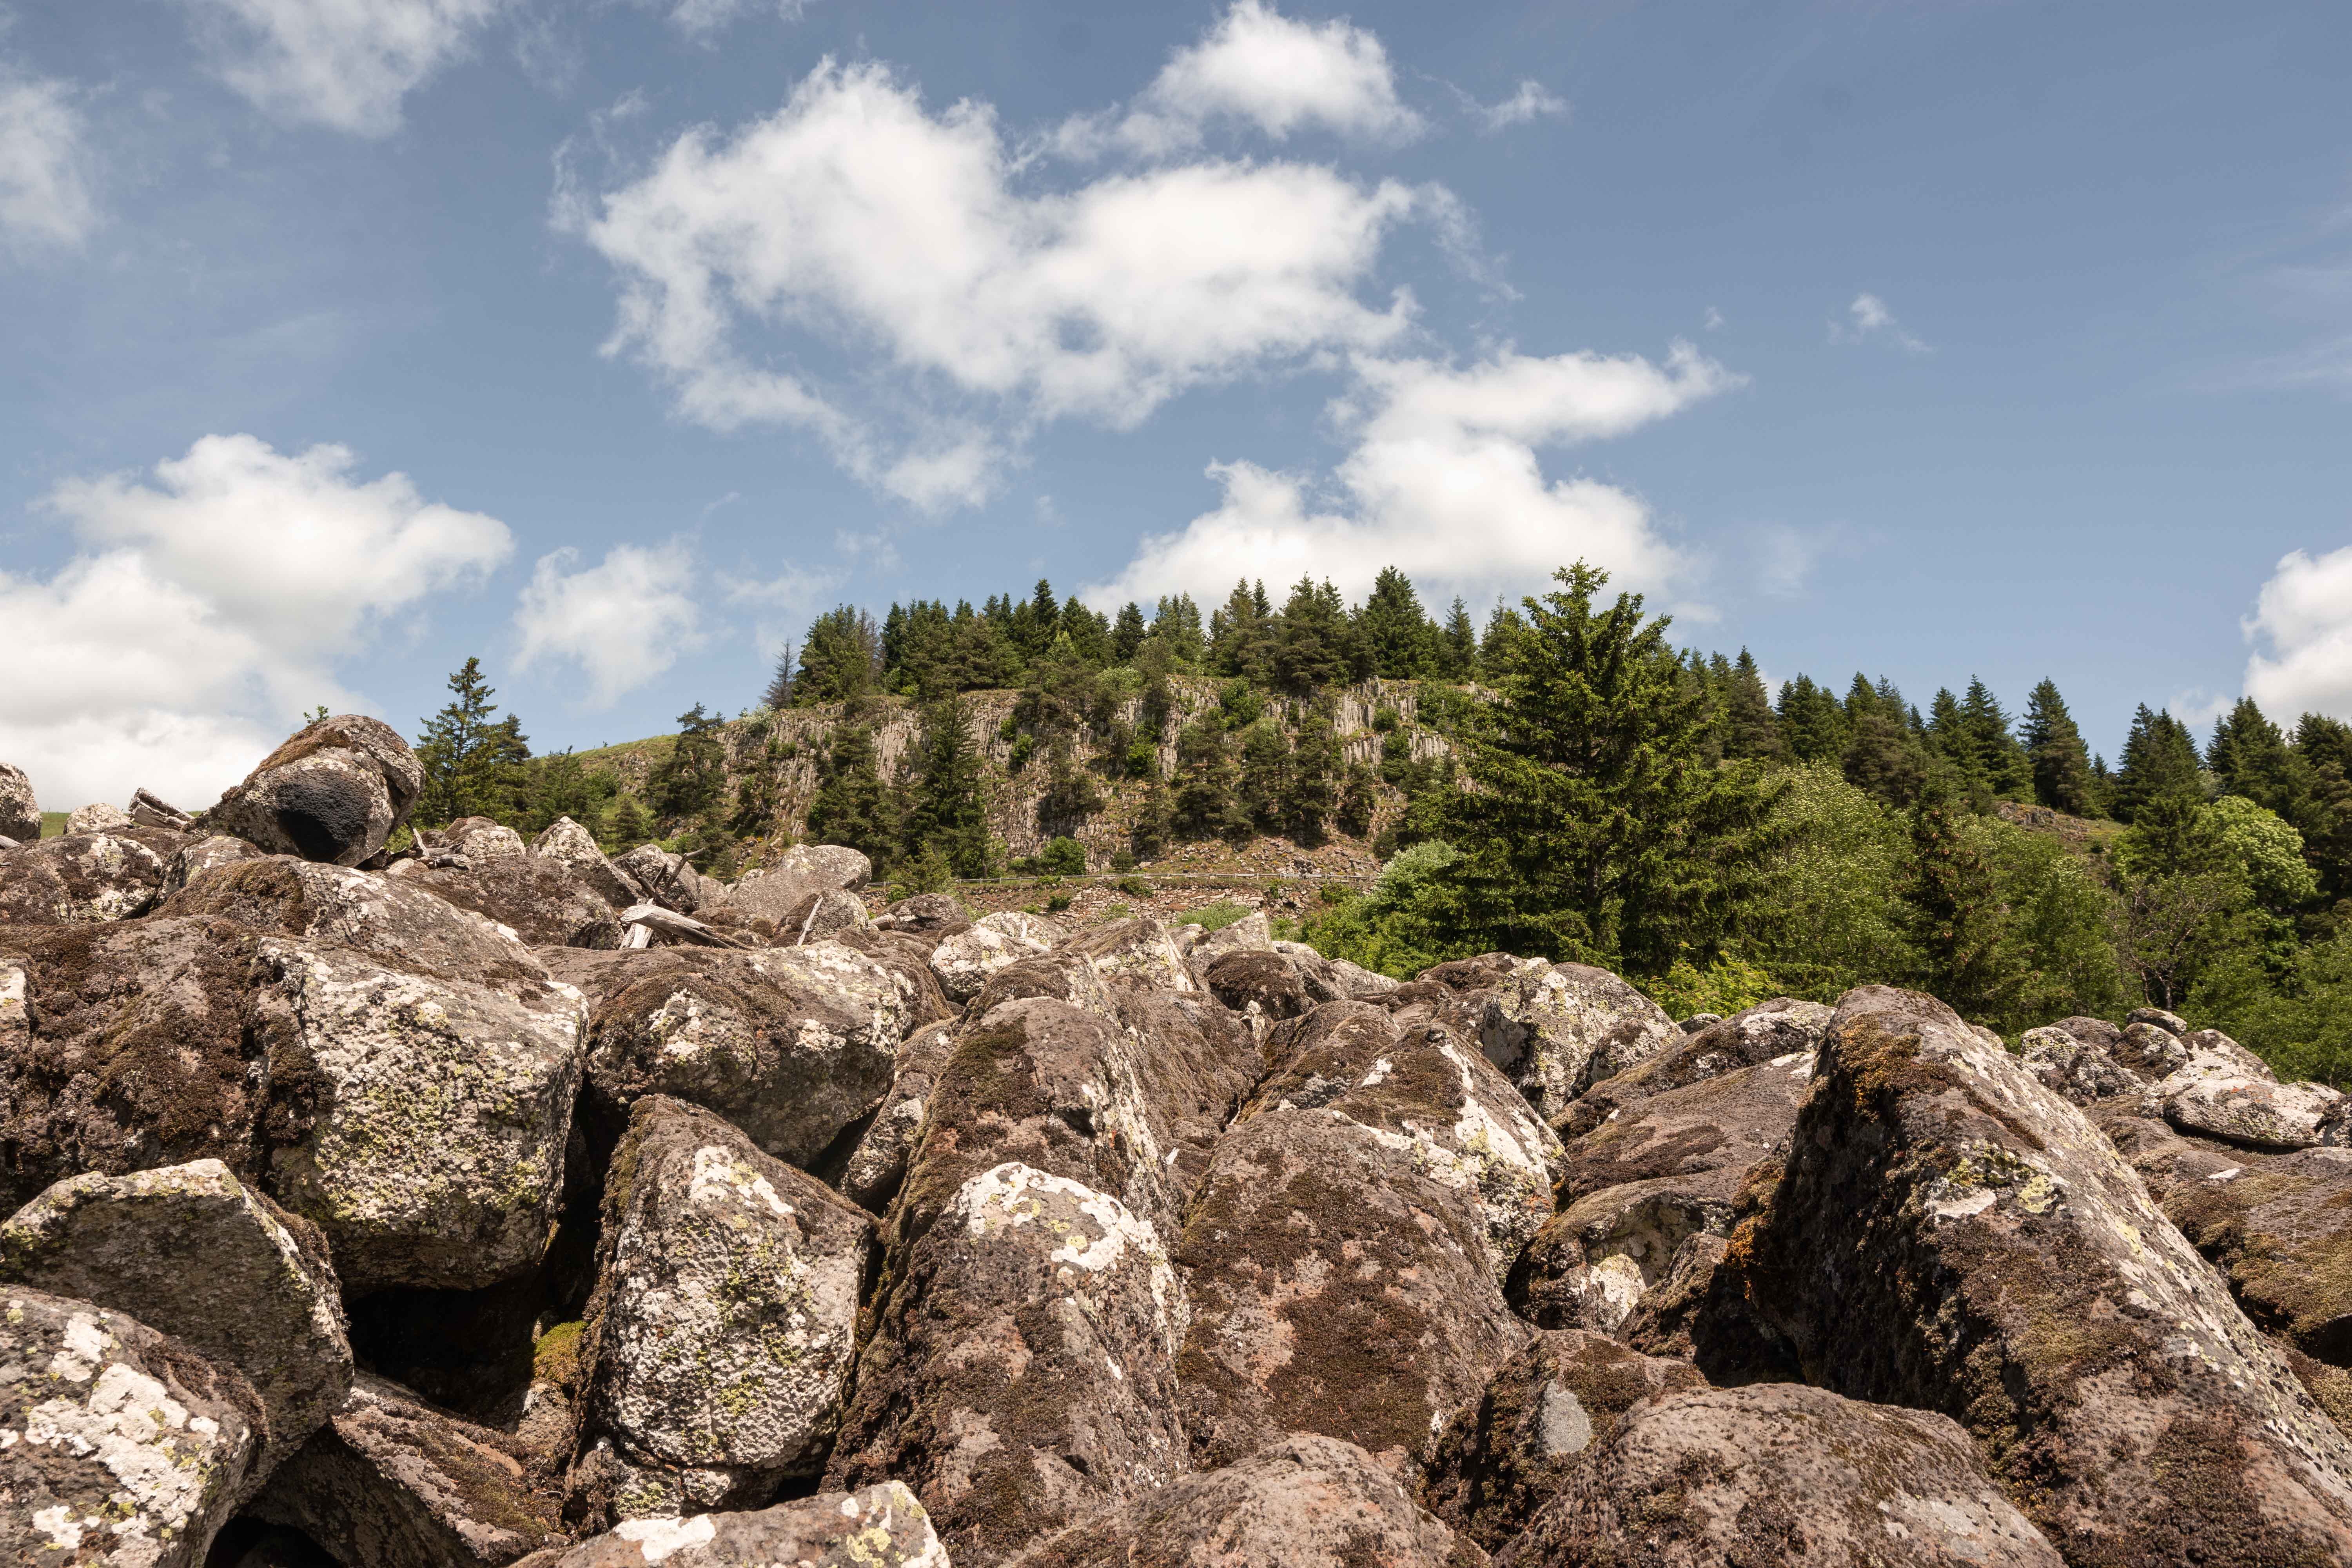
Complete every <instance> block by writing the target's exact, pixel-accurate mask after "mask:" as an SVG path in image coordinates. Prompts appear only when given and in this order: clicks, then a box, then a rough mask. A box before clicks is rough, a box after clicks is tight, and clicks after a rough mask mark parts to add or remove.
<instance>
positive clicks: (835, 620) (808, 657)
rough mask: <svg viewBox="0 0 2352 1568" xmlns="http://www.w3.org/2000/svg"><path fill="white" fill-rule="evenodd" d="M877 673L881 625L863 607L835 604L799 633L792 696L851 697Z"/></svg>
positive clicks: (871, 685) (868, 687)
mask: <svg viewBox="0 0 2352 1568" xmlns="http://www.w3.org/2000/svg"><path fill="white" fill-rule="evenodd" d="M881 679H882V630H881V628H880V627H879V626H876V625H875V624H874V617H873V616H871V615H870V614H868V613H867V612H866V611H864V610H861V609H858V608H856V607H855V606H854V605H835V607H834V608H832V609H830V610H827V611H826V612H825V613H824V615H822V616H818V617H817V618H816V620H815V621H814V623H813V624H812V625H811V626H810V627H809V630H808V636H807V637H803V638H802V639H801V658H800V667H799V669H798V672H797V673H796V674H794V675H793V690H792V698H793V701H795V702H799V703H803V704H806V703H813V702H855V701H856V700H858V699H859V698H862V697H864V696H865V695H866V693H867V692H869V691H872V690H873V689H875V688H876V686H877V685H878V684H879V683H880V681H881Z"/></svg>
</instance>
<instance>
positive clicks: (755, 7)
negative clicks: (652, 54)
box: [655, 0, 807, 43]
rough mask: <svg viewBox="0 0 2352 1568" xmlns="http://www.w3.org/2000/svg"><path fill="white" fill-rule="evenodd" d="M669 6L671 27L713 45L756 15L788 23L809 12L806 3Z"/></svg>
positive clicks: (707, 0)
mask: <svg viewBox="0 0 2352 1568" xmlns="http://www.w3.org/2000/svg"><path fill="white" fill-rule="evenodd" d="M655 3H656V4H661V3H663V0H655ZM667 9H668V11H669V22H670V26H673V27H676V28H677V30H678V31H679V32H681V33H684V34H685V35H686V36H687V37H689V38H692V39H694V40H695V41H696V42H698V43H709V42H710V41H712V40H713V39H714V38H716V37H717V36H718V35H719V33H721V32H723V31H725V30H726V29H727V28H729V27H730V26H734V25H735V24H736V23H737V22H740V21H741V20H742V19H743V18H744V17H746V16H751V15H752V14H753V13H754V12H758V11H767V12H772V13H773V14H774V15H776V16H782V18H784V19H785V20H786V21H797V20H799V18H800V15H801V13H802V12H803V11H804V10H806V9H807V6H806V5H804V4H803V0H667Z"/></svg>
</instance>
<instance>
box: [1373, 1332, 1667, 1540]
mask: <svg viewBox="0 0 2352 1568" xmlns="http://www.w3.org/2000/svg"><path fill="white" fill-rule="evenodd" d="M1705 1387H1706V1378H1704V1377H1701V1376H1700V1375H1699V1372H1698V1368H1696V1367H1695V1366H1693V1365H1691V1364H1690V1363H1688V1362H1686V1361H1673V1360H1668V1359H1667V1358H1665V1357H1664V1356H1647V1355H1642V1354H1640V1353H1638V1352H1634V1351H1630V1350H1628V1349H1626V1348H1625V1347H1624V1346H1623V1345H1621V1344H1619V1343H1617V1342H1615V1341H1614V1340H1611V1339H1607V1338H1605V1337H1603V1336H1602V1335H1600V1334H1593V1333H1585V1332H1582V1331H1578V1330H1574V1329H1565V1330H1556V1331H1550V1332H1546V1333H1541V1334H1538V1335H1537V1336H1536V1337H1535V1338H1533V1339H1531V1340H1529V1341H1528V1343H1527V1345H1526V1347H1525V1348H1524V1349H1522V1350H1521V1351H1520V1352H1518V1353H1517V1355H1515V1356H1513V1357H1512V1358H1511V1359H1510V1360H1509V1361H1507V1362H1505V1363H1503V1365H1502V1368H1501V1369H1500V1370H1499V1371H1497V1372H1496V1373H1495V1380H1494V1381H1493V1382H1492V1383H1490V1384H1487V1385H1486V1392H1485V1393H1484V1394H1480V1395H1479V1396H1478V1398H1477V1399H1476V1401H1475V1402H1474V1403H1473V1404H1470V1405H1465V1406H1464V1407H1463V1408H1462V1409H1461V1410H1459V1411H1456V1412H1455V1413H1454V1416H1453V1418H1452V1419H1451V1420H1449V1421H1448V1422H1447V1423H1446V1424H1445V1430H1444V1432H1442V1433H1440V1434H1439V1435H1438V1439H1437V1448H1436V1452H1435V1453H1434V1454H1433V1455H1432V1456H1431V1458H1430V1461H1429V1468H1428V1471H1427V1473H1426V1475H1425V1476H1424V1477H1423V1480H1422V1484H1421V1489H1420V1496H1421V1500H1422V1501H1423V1502H1424V1503H1426V1504H1427V1505H1428V1506H1429V1508H1430V1510H1431V1511H1432V1512H1433V1513H1435V1514H1436V1515H1437V1517H1438V1518H1440V1519H1442V1520H1444V1521H1445V1522H1446V1523H1447V1524H1448V1525H1449V1526H1451V1527H1452V1528H1453V1529H1454V1530H1455V1531H1459V1532H1460V1533H1462V1534H1464V1535H1465V1536H1467V1537H1469V1538H1470V1539H1471V1540H1473V1541H1475V1542H1477V1543H1478V1544H1479V1545H1481V1546H1483V1547H1485V1548H1486V1550H1487V1551H1489V1552H1494V1551H1498V1550H1500V1549H1501V1548H1502V1547H1503V1546H1504V1545H1505V1544H1506V1543H1507V1542H1509V1541H1510V1540H1511V1538H1512V1537H1514V1536H1516V1535H1517V1534H1518V1533H1519V1531H1522V1530H1524V1529H1525V1528H1527V1526H1528V1522H1529V1521H1531V1520H1532V1519H1533V1518H1534V1517H1535V1515H1536V1511H1537V1510H1539V1509H1540V1508H1542V1507H1543V1505H1544V1504H1545V1503H1547V1502H1549V1501H1550V1500H1551V1499H1552V1497H1553V1496H1554V1494H1556V1493H1558V1492H1559V1489H1561V1487H1563V1486H1564V1485H1566V1484H1567V1481H1568V1479H1569V1478H1570V1476H1571V1475H1573V1474H1574V1473H1575V1470H1576V1467H1577V1466H1579V1465H1580V1464H1581V1463H1583V1461H1584V1458H1585V1457H1586V1455H1588V1454H1589V1453H1590V1452H1591V1448H1592V1446H1593V1445H1594V1444H1595V1443H1600V1442H1605V1441H1606V1440H1607V1439H1608V1437H1609V1436H1610V1435H1611V1434H1612V1433H1613V1432H1614V1431H1615V1430H1616V1429H1617V1426H1618V1424H1619V1423H1620V1422H1621V1421H1622V1420H1623V1419H1624V1418H1625V1413H1626V1412H1627V1411H1628V1410H1631V1409H1632V1408H1633V1406H1634V1405H1638V1404H1639V1403H1641V1402H1642V1401H1643V1400H1645V1399H1648V1398H1650V1397H1652V1396H1653V1395H1654V1394H1675V1393H1680V1392H1681V1391H1683V1390H1685V1389H1691V1388H1705Z"/></svg>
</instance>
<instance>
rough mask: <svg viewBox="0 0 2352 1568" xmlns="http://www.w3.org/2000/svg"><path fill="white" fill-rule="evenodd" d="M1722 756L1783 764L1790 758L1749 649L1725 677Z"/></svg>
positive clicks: (1742, 649)
mask: <svg viewBox="0 0 2352 1568" xmlns="http://www.w3.org/2000/svg"><path fill="white" fill-rule="evenodd" d="M1721 692H1722V700H1723V754H1724V755H1725V756H1727V757H1759V758H1762V759H1763V760H1765V761H1767V762H1780V761H1782V760H1784V759H1785V758H1786V757H1787V756H1788V754H1789V752H1788V747H1787V746H1786V745H1785V744H1784V743H1783V742H1782V741H1781V739H1780V723H1779V721H1777V720H1775V719H1774V718H1773V716H1772V701H1771V699H1770V697H1769V695H1768V694H1767V693H1766V692H1765V690H1764V677H1763V675H1762V674H1761V673H1760V672H1759V670H1758V669H1757V668H1756V659H1755V658H1754V656H1753V655H1751V654H1749V653H1748V650H1747V649H1746V648H1744V647H1743V648H1741V649H1740V650H1739V658H1738V660H1737V661H1736V662H1735V663H1733V664H1732V665H1731V667H1730V668H1729V669H1728V671H1727V673H1726V676H1725V679H1724V681H1723V684H1722V687H1721Z"/></svg>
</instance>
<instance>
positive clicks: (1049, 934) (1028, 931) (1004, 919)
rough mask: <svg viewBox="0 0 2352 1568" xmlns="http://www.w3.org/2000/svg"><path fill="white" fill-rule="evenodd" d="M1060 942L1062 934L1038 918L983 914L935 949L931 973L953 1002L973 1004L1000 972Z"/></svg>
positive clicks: (1050, 948) (1007, 913)
mask: <svg viewBox="0 0 2352 1568" xmlns="http://www.w3.org/2000/svg"><path fill="white" fill-rule="evenodd" d="M1060 940H1061V933H1060V932H1059V931H1055V929H1054V928H1053V927H1052V926H1051V925H1048V924H1047V923H1046V922H1045V921H1042V920H1040V919H1038V918H1037V917H1036V916H1035V915H1024V914H1019V913H1014V912H1006V913H1003V914H993V915H982V917H981V918H980V919H979V920H977V921H973V922H972V924H971V928H970V929H969V930H966V931H957V932H956V933H955V934H954V935H952V936H949V937H946V938H943V939H942V940H941V941H940V944H939V946H938V947H936V948H934V949H933V950H932V952H931V973H933V974H936V975H937V976H939V981H940V990H941V991H943V992H945V993H947V997H948V1000H949V1001H950V1002H957V1003H963V1002H969V1001H971V999H972V998H973V997H975V996H977V995H979V994H980V991H981V987H982V986H983V985H986V984H988V980H989V976H991V975H992V974H994V973H996V972H997V971H998V970H1000V969H1003V968H1004V967H1006V966H1007V965H1009V964H1013V963H1019V962H1020V961H1021V960H1022V959H1024V958H1034V957H1036V956H1037V955H1038V954H1039V953H1043V952H1052V951H1053V948H1054V944H1055V942H1059V941H1060Z"/></svg>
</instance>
